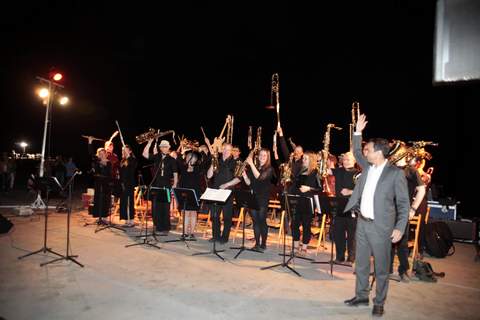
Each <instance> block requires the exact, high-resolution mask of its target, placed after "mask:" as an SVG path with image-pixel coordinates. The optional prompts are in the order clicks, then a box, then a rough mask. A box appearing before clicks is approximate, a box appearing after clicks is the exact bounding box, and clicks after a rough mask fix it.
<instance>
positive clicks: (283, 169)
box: [280, 152, 293, 186]
mask: <svg viewBox="0 0 480 320" xmlns="http://www.w3.org/2000/svg"><path fill="white" fill-rule="evenodd" d="M292 166H293V152H292V153H291V154H290V158H289V159H288V162H286V163H282V164H281V165H280V183H281V184H282V186H286V185H287V184H288V183H290V182H291V181H292Z"/></svg>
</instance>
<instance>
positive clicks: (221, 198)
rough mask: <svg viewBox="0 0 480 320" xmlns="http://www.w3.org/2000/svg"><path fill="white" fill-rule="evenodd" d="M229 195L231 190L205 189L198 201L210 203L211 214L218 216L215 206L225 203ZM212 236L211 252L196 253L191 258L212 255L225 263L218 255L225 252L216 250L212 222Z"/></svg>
mask: <svg viewBox="0 0 480 320" xmlns="http://www.w3.org/2000/svg"><path fill="white" fill-rule="evenodd" d="M231 194H232V190H229V189H211V188H207V190H205V192H204V193H203V194H202V196H201V197H200V199H201V200H203V201H205V202H208V203H211V204H212V205H213V209H212V212H213V214H215V215H216V214H220V212H218V211H217V210H216V209H217V206H219V205H222V204H224V203H225V202H227V200H228V198H229V197H230V195H231ZM214 219H216V217H215V216H214V217H212V221H213V220H214ZM212 235H213V248H212V250H211V251H206V252H196V253H194V254H192V256H198V255H205V254H214V255H216V256H217V257H218V258H220V259H221V260H222V261H225V258H224V257H222V256H221V255H219V254H218V253H219V252H223V251H225V250H217V248H216V243H217V240H216V239H217V237H218V235H217V234H215V233H214V229H213V222H212Z"/></svg>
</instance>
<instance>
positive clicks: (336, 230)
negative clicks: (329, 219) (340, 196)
mask: <svg viewBox="0 0 480 320" xmlns="http://www.w3.org/2000/svg"><path fill="white" fill-rule="evenodd" d="M356 225H357V220H356V219H355V218H352V217H348V216H345V217H344V216H336V217H333V239H334V240H335V251H336V259H337V260H339V261H345V249H346V248H345V245H347V250H348V260H349V261H352V262H353V261H354V260H355V227H356Z"/></svg>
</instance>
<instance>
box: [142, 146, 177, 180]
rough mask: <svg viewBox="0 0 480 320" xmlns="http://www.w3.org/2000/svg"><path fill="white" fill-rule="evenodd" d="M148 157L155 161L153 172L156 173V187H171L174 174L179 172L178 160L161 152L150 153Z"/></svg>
mask: <svg viewBox="0 0 480 320" xmlns="http://www.w3.org/2000/svg"><path fill="white" fill-rule="evenodd" d="M148 159H150V160H153V161H154V162H155V169H154V170H153V174H154V175H155V174H156V178H155V181H154V182H153V184H152V185H153V186H154V187H171V186H172V179H173V174H174V173H175V172H178V167H177V160H175V158H172V157H171V156H170V155H168V154H167V155H163V154H162V153H161V152H159V153H157V154H155V155H154V154H149V155H148Z"/></svg>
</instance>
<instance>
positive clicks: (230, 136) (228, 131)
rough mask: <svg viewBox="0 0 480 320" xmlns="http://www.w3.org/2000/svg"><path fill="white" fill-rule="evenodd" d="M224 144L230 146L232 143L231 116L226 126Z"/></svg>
mask: <svg viewBox="0 0 480 320" xmlns="http://www.w3.org/2000/svg"><path fill="white" fill-rule="evenodd" d="M226 142H227V143H230V144H232V143H233V116H232V115H231V116H230V120H229V121H228V124H227V137H226Z"/></svg>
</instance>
